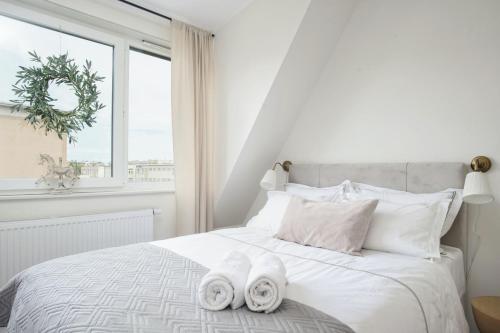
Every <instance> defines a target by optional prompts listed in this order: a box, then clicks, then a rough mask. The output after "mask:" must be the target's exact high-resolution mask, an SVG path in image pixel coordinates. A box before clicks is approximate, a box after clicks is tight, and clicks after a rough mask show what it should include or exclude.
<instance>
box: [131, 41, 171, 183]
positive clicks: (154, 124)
mask: <svg viewBox="0 0 500 333" xmlns="http://www.w3.org/2000/svg"><path fill="white" fill-rule="evenodd" d="M173 160H174V158H173V147H172V115H171V112H170V59H168V58H166V57H160V56H157V55H154V54H151V53H148V52H143V51H139V50H135V49H131V50H130V55H129V113H128V168H129V170H131V169H137V168H140V169H147V170H148V171H149V172H148V173H136V174H135V175H132V176H129V178H128V180H129V182H133V183H135V182H166V183H170V184H168V185H169V186H171V185H173V181H174V164H173Z"/></svg>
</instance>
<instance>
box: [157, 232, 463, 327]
mask: <svg viewBox="0 0 500 333" xmlns="http://www.w3.org/2000/svg"><path fill="white" fill-rule="evenodd" d="M152 244H154V245H157V246H160V247H165V248H167V249H170V250H172V251H174V252H177V253H178V254H180V255H182V256H185V257H188V258H190V259H191V260H194V261H196V262H198V263H200V264H202V265H204V266H206V267H208V268H212V267H213V266H214V265H215V264H216V263H217V262H218V260H220V259H221V257H222V256H223V255H224V254H226V253H227V252H228V251H230V250H234V249H237V250H240V251H243V252H245V253H246V254H248V255H249V256H250V257H251V258H255V257H257V256H259V255H261V254H263V253H265V252H267V251H270V252H273V253H274V254H276V255H278V256H279V257H280V258H281V259H282V260H283V262H284V264H285V266H286V268H287V271H288V274H287V278H288V280H289V285H288V287H287V298H290V299H292V300H296V301H298V302H301V303H304V304H306V305H309V306H312V307H314V308H316V309H318V310H321V311H323V312H325V313H327V314H329V315H332V316H334V317H336V318H337V319H339V320H341V321H342V322H344V323H345V324H347V325H349V326H350V327H351V328H352V329H353V330H354V331H355V332H358V333H368V332H369V333H377V332H381V333H382V332H384V333H390V332H394V333H401V332H408V333H412V332H415V333H417V332H419V333H421V332H433V333H434V332H435V333H444V332H450V333H458V332H468V330H469V329H468V325H467V322H466V319H465V316H464V311H463V308H462V305H461V301H460V296H459V291H458V290H460V292H463V291H464V282H463V273H462V274H460V273H459V272H463V261H462V255H461V251H460V250H458V249H455V248H452V247H447V248H446V249H445V250H446V253H447V255H445V256H444V257H443V258H442V259H441V260H438V261H435V262H431V261H429V260H425V259H420V258H416V257H409V256H403V255H397V254H390V253H383V252H377V251H367V250H365V251H363V256H361V257H357V256H350V255H346V254H342V253H339V252H334V251H330V250H324V249H319V248H313V247H306V246H302V245H298V244H295V243H290V242H285V241H282V240H278V239H275V238H273V237H272V235H270V234H269V233H267V232H265V231H262V230H260V229H254V228H250V227H244V228H232V229H221V230H217V231H214V232H210V233H205V234H197V235H190V236H184V237H177V238H172V239H167V240H162V241H157V242H153V243H152ZM457 284H459V286H458V289H457Z"/></svg>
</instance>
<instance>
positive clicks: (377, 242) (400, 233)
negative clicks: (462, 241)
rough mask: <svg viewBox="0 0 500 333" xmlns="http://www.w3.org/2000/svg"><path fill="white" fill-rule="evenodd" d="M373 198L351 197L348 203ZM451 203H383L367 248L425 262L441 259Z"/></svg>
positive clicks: (380, 201)
mask: <svg viewBox="0 0 500 333" xmlns="http://www.w3.org/2000/svg"><path fill="white" fill-rule="evenodd" d="M368 197H370V196H367V195H363V194H357V193H349V194H347V198H348V200H360V199H366V198H368ZM449 204H450V199H441V200H436V201H434V202H398V201H390V200H388V199H387V198H384V199H379V204H378V206H377V208H376V209H375V212H374V214H373V219H372V223H371V225H370V229H369V230H368V235H367V236H366V240H365V243H364V245H363V248H365V249H369V250H377V251H385V252H392V253H400V254H405V255H410V256H415V257H421V258H439V257H440V249H439V246H440V238H441V229H442V227H443V223H444V220H445V217H446V212H447V211H448V206H449Z"/></svg>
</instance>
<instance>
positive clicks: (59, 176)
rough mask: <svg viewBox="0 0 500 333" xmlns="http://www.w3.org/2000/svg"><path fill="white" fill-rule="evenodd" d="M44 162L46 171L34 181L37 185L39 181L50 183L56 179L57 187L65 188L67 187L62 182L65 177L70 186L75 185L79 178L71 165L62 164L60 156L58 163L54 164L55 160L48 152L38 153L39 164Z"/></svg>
mask: <svg viewBox="0 0 500 333" xmlns="http://www.w3.org/2000/svg"><path fill="white" fill-rule="evenodd" d="M46 163H47V172H46V173H45V175H43V176H41V177H40V179H38V180H37V181H36V184H37V185H38V184H40V183H46V184H47V185H51V184H52V182H53V181H55V180H57V189H66V188H67V187H66V185H65V184H64V180H65V179H68V180H69V181H70V184H71V186H73V185H75V182H76V181H77V180H78V179H79V178H78V176H77V175H76V174H75V170H74V169H73V167H72V166H71V165H68V166H63V165H62V158H61V157H59V165H56V162H55V161H54V159H53V158H52V156H50V155H48V154H40V163H39V164H40V165H45V164H46Z"/></svg>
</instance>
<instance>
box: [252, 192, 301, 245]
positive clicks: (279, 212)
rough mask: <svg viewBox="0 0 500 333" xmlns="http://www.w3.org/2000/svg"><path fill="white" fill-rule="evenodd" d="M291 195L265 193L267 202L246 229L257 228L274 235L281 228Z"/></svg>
mask: <svg viewBox="0 0 500 333" xmlns="http://www.w3.org/2000/svg"><path fill="white" fill-rule="evenodd" d="M291 197H292V195H291V194H289V193H286V192H283V191H269V192H267V202H266V204H265V205H264V207H263V208H262V209H261V210H260V212H259V213H258V214H257V215H255V216H254V217H252V218H251V219H250V221H248V223H247V227H252V228H259V229H263V230H267V231H270V232H272V233H273V235H274V234H276V233H277V232H278V230H279V228H280V226H281V221H282V220H283V216H284V215H285V212H286V209H287V207H288V203H289V202H290V198H291Z"/></svg>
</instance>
